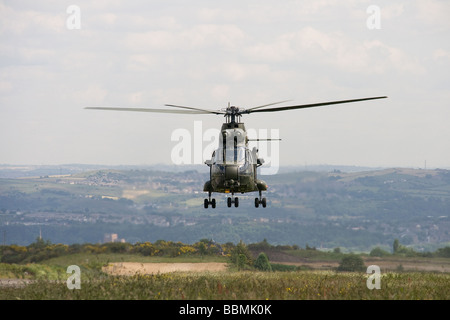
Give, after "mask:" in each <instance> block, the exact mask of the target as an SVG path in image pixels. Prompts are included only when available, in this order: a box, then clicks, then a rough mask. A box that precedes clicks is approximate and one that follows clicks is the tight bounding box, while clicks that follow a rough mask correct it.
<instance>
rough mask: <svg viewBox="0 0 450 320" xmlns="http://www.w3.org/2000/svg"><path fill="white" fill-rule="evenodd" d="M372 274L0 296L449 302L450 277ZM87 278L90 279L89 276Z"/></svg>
mask: <svg viewBox="0 0 450 320" xmlns="http://www.w3.org/2000/svg"><path fill="white" fill-rule="evenodd" d="M367 276H368V275H367V274H364V273H336V272H332V271H301V272H249V271H245V272H223V273H211V272H202V273H181V272H180V273H171V274H157V275H143V276H131V277H123V276H122V277H118V276H100V277H96V278H92V277H82V278H81V289H80V290H69V289H68V288H67V286H66V283H65V282H50V281H44V280H39V281H37V282H35V283H32V284H29V285H28V286H26V287H24V288H3V289H2V290H1V291H0V299H30V300H34V299H63V300H72V299H76V300H78V299H88V300H104V299H117V300H128V299H131V300H144V299H145V300H147V299H149V300H184V299H187V300H197V299H206V300H298V299H301V300H304V299H306V300H322V299H332V300H336V299H345V300H361V299H364V300H366V299H382V300H392V299H399V300H416V299H420V300H428V299H431V300H447V299H449V298H450V275H449V274H440V273H411V272H409V273H386V274H383V275H382V277H381V289H379V290H377V289H373V290H369V289H368V288H367V285H366V281H367ZM86 278H87V279H86Z"/></svg>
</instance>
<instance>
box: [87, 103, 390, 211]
mask: <svg viewBox="0 0 450 320" xmlns="http://www.w3.org/2000/svg"><path fill="white" fill-rule="evenodd" d="M384 98H387V96H380V97H370V98H361V99H351V100H339V101H329V102H320V103H312V104H302V105H293V106H278V107H272V108H268V107H270V106H273V105H276V104H280V103H284V102H287V101H288V100H285V101H279V102H274V103H269V104H265V105H260V106H257V107H253V108H249V109H245V108H240V107H236V106H231V105H230V103H228V107H227V108H225V109H220V110H216V111H215V110H207V109H201V108H194V107H187V106H180V105H173V104H166V105H165V106H167V107H171V108H176V109H154V108H122V107H86V108H85V109H96V110H112V111H134V112H157V113H173V114H195V115H200V114H215V115H223V116H224V117H225V122H224V123H223V124H222V128H221V130H220V136H219V146H218V148H217V149H216V150H214V152H213V153H212V155H211V159H209V160H206V161H205V164H206V165H207V166H208V167H209V169H210V174H209V178H210V179H209V180H208V181H206V182H205V184H204V186H203V191H204V192H208V198H207V199H204V202H203V204H204V208H205V209H207V208H208V207H209V206H210V205H211V207H212V208H216V204H217V202H216V199H214V198H212V199H211V195H212V193H213V192H216V193H225V194H231V197H227V206H228V207H229V208H230V207H232V205H233V204H234V206H235V207H236V208H237V207H239V198H238V197H235V194H238V193H241V194H244V193H248V192H258V193H259V197H256V198H255V200H254V204H255V207H256V208H258V207H259V206H260V205H261V206H262V207H263V208H265V207H266V206H267V199H266V198H265V197H263V196H262V192H263V191H267V188H268V186H267V183H266V182H265V181H263V180H261V179H258V175H257V168H258V167H260V166H262V165H263V164H264V159H262V158H259V155H258V149H257V148H256V147H254V148H253V149H252V150H250V148H249V146H248V142H249V141H270V140H281V139H249V138H248V136H247V131H246V129H245V125H244V123H243V122H241V117H242V115H247V114H251V113H260V112H278V111H287V110H295V109H304V108H313V107H320V106H327V105H333V104H343V103H351V102H359V101H366V100H376V99H384Z"/></svg>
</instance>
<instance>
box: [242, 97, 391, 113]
mask: <svg viewBox="0 0 450 320" xmlns="http://www.w3.org/2000/svg"><path fill="white" fill-rule="evenodd" d="M384 98H387V97H386V96H383V97H373V98H363V99H353V100H341V101H330V102H321V103H312V104H302V105H298V106H287V107H278V108H269V109H261V110H252V109H250V110H245V111H244V112H243V113H254V112H275V111H285V110H293V109H303V108H313V107H320V106H328V105H331V104H340V103H350V102H358V101H365V100H375V99H384Z"/></svg>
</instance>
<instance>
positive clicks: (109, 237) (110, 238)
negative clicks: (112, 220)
mask: <svg viewBox="0 0 450 320" xmlns="http://www.w3.org/2000/svg"><path fill="white" fill-rule="evenodd" d="M107 242H125V239H119V236H118V235H117V233H105V236H104V237H103V243H107Z"/></svg>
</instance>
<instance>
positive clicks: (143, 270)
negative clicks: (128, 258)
mask: <svg viewBox="0 0 450 320" xmlns="http://www.w3.org/2000/svg"><path fill="white" fill-rule="evenodd" d="M226 269H227V264H226V263H217V262H209V263H140V262H116V263H110V264H109V265H108V266H106V267H103V268H102V270H103V271H104V272H106V273H108V274H111V275H127V276H130V275H135V274H157V273H168V272H176V271H184V272H187V271H189V272H201V271H213V272H217V271H219V272H220V271H225V270H226Z"/></svg>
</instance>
